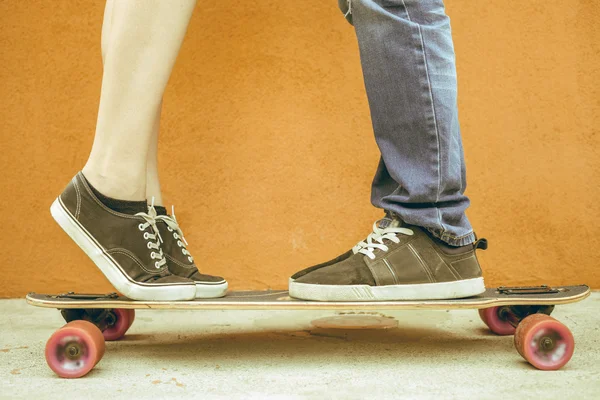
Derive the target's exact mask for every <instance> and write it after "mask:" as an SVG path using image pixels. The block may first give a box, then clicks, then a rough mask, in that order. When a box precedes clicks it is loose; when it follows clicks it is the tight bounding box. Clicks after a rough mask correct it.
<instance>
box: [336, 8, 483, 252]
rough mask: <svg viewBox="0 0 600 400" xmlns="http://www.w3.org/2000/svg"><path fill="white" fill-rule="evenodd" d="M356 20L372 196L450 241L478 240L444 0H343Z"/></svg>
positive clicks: (352, 20)
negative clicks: (376, 155) (371, 139)
mask: <svg viewBox="0 0 600 400" xmlns="http://www.w3.org/2000/svg"><path fill="white" fill-rule="evenodd" d="M338 1H339V5H340V9H341V10H342V12H343V13H344V15H345V16H346V18H347V19H348V20H349V21H350V23H352V24H353V25H354V28H355V31H356V36H357V38H358V46H359V49H360V60H361V64H362V69H363V75H364V80H365V87H366V90H367V97H368V100H369V107H370V110H371V120H372V123H373V130H374V133H375V140H376V142H377V145H378V147H379V150H380V151H381V158H380V161H379V166H378V168H377V172H376V174H375V178H374V180H373V186H372V192H371V202H372V203H373V205H374V206H376V207H379V208H383V209H384V210H387V211H391V212H393V213H395V214H397V215H399V216H400V218H401V219H402V220H404V221H405V222H407V223H409V224H413V225H418V226H421V227H424V228H426V229H427V230H428V231H429V232H431V233H432V234H433V235H434V236H436V237H438V238H440V239H441V240H443V241H444V242H447V243H449V244H451V245H455V246H460V245H466V244H468V243H472V242H474V240H475V235H474V233H473V229H472V227H471V224H470V222H469V220H468V219H467V216H466V214H465V210H466V209H467V207H468V206H469V199H468V197H467V196H465V195H464V191H465V189H466V186H467V182H466V171H465V160H464V154H463V146H462V141H461V135H460V127H459V123H458V107H457V101H456V94H457V83H456V67H455V58H454V46H453V43H452V34H451V31H450V20H449V18H448V16H447V15H446V13H445V11H444V3H443V1H442V0H338Z"/></svg>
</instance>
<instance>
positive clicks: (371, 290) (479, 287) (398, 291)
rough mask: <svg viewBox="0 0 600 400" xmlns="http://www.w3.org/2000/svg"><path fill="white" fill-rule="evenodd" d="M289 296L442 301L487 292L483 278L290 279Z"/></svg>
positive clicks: (308, 298)
mask: <svg viewBox="0 0 600 400" xmlns="http://www.w3.org/2000/svg"><path fill="white" fill-rule="evenodd" d="M289 285H290V296H291V297H296V298H298V299H303V300H317V301H394V300H443V299H459V298H463V297H470V296H476V295H478V294H481V293H483V292H485V284H484V283H483V278H473V279H465V280H460V281H455V282H436V283H418V284H412V285H386V286H369V285H318V284H312V283H300V282H296V281H294V280H293V279H291V278H290V283H289Z"/></svg>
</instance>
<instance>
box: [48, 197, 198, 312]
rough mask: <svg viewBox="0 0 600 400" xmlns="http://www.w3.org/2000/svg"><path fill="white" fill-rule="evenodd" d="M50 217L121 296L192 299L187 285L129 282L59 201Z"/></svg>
mask: <svg viewBox="0 0 600 400" xmlns="http://www.w3.org/2000/svg"><path fill="white" fill-rule="evenodd" d="M50 213H51V214H52V217H53V218H54V219H55V220H56V222H57V223H58V225H60V227H61V228H62V229H63V230H64V231H65V232H66V233H67V235H69V236H70V237H71V239H73V241H74V242H75V243H77V245H78V246H79V247H81V249H82V250H83V251H84V252H85V254H87V255H88V257H90V258H91V259H92V261H93V262H94V263H95V264H96V266H97V267H98V268H99V269H100V271H102V273H103V274H104V276H105V277H106V279H108V281H109V282H110V283H111V284H112V285H113V286H114V287H115V289H117V291H119V292H121V293H122V294H123V295H125V296H127V297H129V298H130V299H133V300H145V301H152V300H164V301H178V300H192V299H194V298H195V297H196V285H195V284H194V283H193V282H192V281H190V282H189V283H183V282H182V283H169V284H152V283H144V282H135V281H133V280H131V278H129V277H128V276H127V275H126V274H125V273H124V272H123V270H122V269H121V267H120V266H119V265H118V263H117V262H116V261H115V260H113V259H112V257H111V256H110V255H108V254H106V253H105V252H104V249H103V248H102V246H100V244H99V243H97V242H96V240H95V239H93V237H92V235H91V234H90V233H89V232H87V230H86V229H85V228H84V227H83V226H82V225H81V224H80V223H79V222H77V220H76V219H75V218H74V217H73V216H72V215H71V213H70V212H69V211H68V210H67V209H66V208H65V207H64V206H63V205H62V202H61V201H60V197H59V198H57V199H56V200H54V202H53V203H52V206H51V207H50Z"/></svg>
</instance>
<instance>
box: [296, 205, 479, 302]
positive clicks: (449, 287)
mask: <svg viewBox="0 0 600 400" xmlns="http://www.w3.org/2000/svg"><path fill="white" fill-rule="evenodd" d="M478 248H479V249H486V248H487V241H486V240H485V239H479V240H477V241H476V242H475V243H472V244H468V245H466V246H461V247H453V246H450V245H448V244H446V243H445V242H443V241H441V240H439V239H437V238H435V237H434V236H433V235H431V233H429V232H428V231H427V230H426V229H424V228H421V227H419V226H415V225H409V224H406V223H404V222H403V221H402V220H401V219H400V218H398V217H397V216H394V215H393V214H387V215H386V217H385V218H383V219H381V220H379V221H377V222H376V223H375V224H374V225H373V232H372V233H371V234H369V236H368V237H367V239H366V240H365V241H362V242H360V243H358V244H357V245H356V246H354V248H352V250H349V251H348V252H346V253H344V254H342V255H341V256H339V257H337V258H335V259H333V260H331V261H328V262H325V263H322V264H319V265H315V266H313V267H310V268H307V269H304V270H302V271H300V272H298V273H296V274H294V275H293V276H292V277H291V278H290V281H289V291H290V296H292V297H296V298H299V299H304V300H320V301H384V300H424V299H431V300H433V299H452V298H462V297H469V296H475V295H478V294H480V293H483V292H484V291H485V285H484V283H483V277H482V272H481V268H480V266H479V262H478V260H477V256H476V255H475V250H476V249H478Z"/></svg>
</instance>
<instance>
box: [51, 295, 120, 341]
mask: <svg viewBox="0 0 600 400" xmlns="http://www.w3.org/2000/svg"><path fill="white" fill-rule="evenodd" d="M55 297H56V298H57V299H73V300H111V299H118V298H119V295H118V294H117V293H108V294H83V293H75V292H67V293H61V294H58V295H56V296H55ZM60 314H61V315H62V317H63V318H64V319H65V321H66V322H67V323H69V322H71V321H77V320H85V321H89V322H91V323H93V324H94V325H96V326H97V327H98V328H99V329H100V330H101V331H104V330H105V329H106V328H108V327H111V326H113V325H114V324H115V323H116V321H117V317H116V316H115V314H114V312H113V310H112V309H106V308H65V309H61V310H60Z"/></svg>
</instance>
